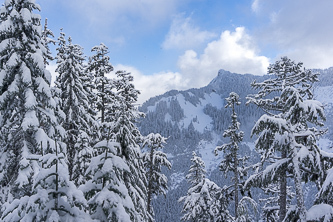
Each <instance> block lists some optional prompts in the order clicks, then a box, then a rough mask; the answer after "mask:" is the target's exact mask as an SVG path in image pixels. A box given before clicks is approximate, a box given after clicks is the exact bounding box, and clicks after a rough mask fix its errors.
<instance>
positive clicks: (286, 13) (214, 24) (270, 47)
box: [36, 0, 333, 102]
mask: <svg viewBox="0 0 333 222" xmlns="http://www.w3.org/2000/svg"><path fill="white" fill-rule="evenodd" d="M36 1H37V3H38V4H40V6H41V8H42V11H41V15H42V19H45V18H46V17H47V18H48V23H49V28H50V29H52V31H53V32H54V34H55V36H56V38H57V37H58V36H59V32H60V28H63V30H64V32H65V33H66V35H67V36H71V37H72V39H73V42H74V43H77V44H80V45H81V46H82V47H83V48H84V49H85V53H86V55H87V56H89V55H90V49H91V48H92V47H93V46H95V45H98V44H99V43H101V42H103V43H104V44H106V45H107V46H108V47H109V50H110V58H111V63H112V64H113V66H114V68H115V70H119V69H125V70H127V71H130V72H132V74H133V75H134V78H135V84H136V87H137V88H138V89H140V90H141V93H142V95H141V97H140V102H143V101H144V100H145V99H148V98H149V97H150V96H155V95H158V94H162V93H164V92H166V91H168V90H171V89H188V88H193V87H202V86H205V85H207V84H208V83H209V82H210V81H211V80H212V79H213V78H214V77H215V76H216V75H217V72H218V70H219V69H225V70H228V71H231V72H237V73H252V74H257V75H262V74H264V73H265V72H266V68H267V66H268V64H269V63H272V62H274V61H275V60H276V59H278V58H279V57H281V56H284V55H287V56H289V57H290V58H291V59H293V60H295V61H302V62H304V66H305V67H307V68H328V67H331V66H333V40H332V39H333V28H332V27H333V24H332V23H333V19H332V9H333V1H332V0H321V1H313V0H293V1H290V0H238V1H234V0H121V1H120V0H70V1H69V0H43V1H42V0H36ZM54 68H55V64H51V66H50V67H49V69H50V70H51V71H52V70H54Z"/></svg>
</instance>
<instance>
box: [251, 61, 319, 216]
mask: <svg viewBox="0 0 333 222" xmlns="http://www.w3.org/2000/svg"><path fill="white" fill-rule="evenodd" d="M302 65H303V64H302V63H297V64H296V63H295V62H293V61H291V60H290V59H288V58H287V57H282V58H281V60H279V61H276V62H275V63H274V64H272V65H270V67H269V68H268V74H271V75H274V77H275V78H271V79H268V80H266V81H264V82H262V83H256V82H254V83H253V84H252V86H253V87H254V88H256V89H259V92H258V94H256V95H252V96H249V97H248V100H249V102H250V103H254V104H256V105H257V106H259V107H260V108H262V109H263V110H264V111H265V112H266V114H264V115H263V116H261V118H260V119H259V120H258V121H257V123H256V124H255V126H254V127H253V129H252V135H253V134H257V135H259V137H258V139H257V141H256V149H257V150H258V151H259V153H260V154H261V159H262V162H266V164H267V165H266V167H265V169H264V170H263V172H261V173H259V174H258V175H261V176H254V177H251V179H253V178H260V180H261V182H260V183H261V184H262V185H264V184H266V185H267V184H270V183H275V182H279V183H280V190H281V191H280V200H279V201H280V203H279V204H280V212H279V220H280V221H282V220H283V219H284V218H285V216H286V213H287V207H286V200H287V198H286V196H287V178H286V174H287V173H289V174H291V175H292V179H293V182H294V184H295V185H294V186H295V191H296V192H295V193H296V202H297V206H296V208H295V210H294V211H293V210H292V208H290V209H289V210H288V212H290V213H289V215H288V218H289V219H288V220H293V219H297V218H299V220H300V221H305V220H306V209H305V206H304V196H303V190H302V176H303V178H304V177H307V178H308V179H311V178H312V177H311V174H317V175H319V177H322V176H323V169H322V165H321V158H320V150H319V149H318V147H317V146H316V138H317V136H318V134H320V132H319V131H318V130H317V129H316V128H314V127H312V128H310V127H309V125H310V124H311V125H317V126H322V125H323V123H322V122H321V120H325V116H324V111H323V106H322V104H321V103H320V102H318V101H316V100H313V99H312V98H313V96H312V92H311V87H312V84H313V83H314V82H316V81H318V78H317V76H318V74H315V73H312V72H311V70H307V69H302ZM270 161H273V162H270ZM308 172H310V173H308ZM248 182H249V183H250V181H248ZM290 216H292V217H293V218H290Z"/></svg>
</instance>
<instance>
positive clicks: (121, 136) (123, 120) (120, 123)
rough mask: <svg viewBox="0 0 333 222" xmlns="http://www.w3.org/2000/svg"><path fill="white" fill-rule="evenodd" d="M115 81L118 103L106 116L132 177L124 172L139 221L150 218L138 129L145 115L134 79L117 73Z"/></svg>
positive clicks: (120, 72)
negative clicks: (139, 109) (142, 112)
mask: <svg viewBox="0 0 333 222" xmlns="http://www.w3.org/2000/svg"><path fill="white" fill-rule="evenodd" d="M116 76H117V79H116V80H115V81H114V85H115V89H116V97H115V98H116V101H115V103H114V104H113V108H112V109H111V110H112V113H109V114H108V115H107V116H108V118H109V117H110V118H111V119H112V121H113V129H112V130H113V136H114V138H115V140H116V142H118V143H119V144H120V152H119V155H120V156H121V157H122V158H124V159H125V161H126V163H127V165H128V167H129V169H130V173H128V172H124V182H125V185H126V187H127V189H128V190H129V195H130V197H131V199H132V201H133V203H134V206H135V210H136V214H137V218H136V220H138V221H147V220H149V219H150V218H151V215H150V214H149V212H147V189H146V187H147V177H146V172H145V169H144V164H143V160H142V152H141V150H140V147H139V145H138V143H139V142H140V140H141V137H142V136H141V133H140V131H139V129H138V128H137V127H136V125H135V122H136V120H137V119H138V118H139V117H141V116H142V114H141V113H140V112H139V111H138V110H137V108H136V107H135V102H136V101H137V98H138V95H139V93H140V92H139V91H138V90H137V89H135V87H134V85H133V83H132V82H133V76H132V75H131V74H130V73H128V72H125V71H117V72H116Z"/></svg>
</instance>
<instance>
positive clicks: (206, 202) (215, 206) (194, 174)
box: [179, 152, 233, 222]
mask: <svg viewBox="0 0 333 222" xmlns="http://www.w3.org/2000/svg"><path fill="white" fill-rule="evenodd" d="M191 161H192V165H191V167H190V170H189V173H188V174H187V175H186V179H187V181H188V183H189V184H190V188H189V190H188V192H187V195H186V196H183V197H181V198H180V199H179V202H182V201H184V206H183V209H182V212H183V213H184V215H183V217H182V220H183V221H198V222H199V221H202V222H204V221H205V222H206V221H207V222H210V221H221V222H222V221H233V218H232V217H231V216H230V214H229V212H228V204H227V203H228V199H229V197H228V195H227V192H226V189H221V188H220V187H218V186H217V185H216V184H215V183H214V182H212V181H210V180H209V179H208V178H206V176H205V174H206V170H205V163H204V162H203V161H202V159H201V158H200V157H198V156H197V155H196V153H195V152H193V153H192V159H191Z"/></svg>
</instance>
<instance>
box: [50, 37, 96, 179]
mask: <svg viewBox="0 0 333 222" xmlns="http://www.w3.org/2000/svg"><path fill="white" fill-rule="evenodd" d="M64 36H65V34H63V33H62V34H61V36H60V38H59V42H60V43H59V47H58V48H57V50H58V54H57V57H56V58H57V64H58V65H57V69H56V72H58V74H59V75H58V77H57V79H56V86H57V88H59V89H60V91H61V95H60V98H61V100H62V102H61V105H62V110H63V111H64V113H65V115H66V117H65V120H64V122H63V127H64V128H65V130H66V138H65V141H64V142H65V143H66V145H67V154H68V156H67V158H68V167H69V175H70V180H73V181H75V183H76V184H77V185H80V184H82V183H84V182H85V178H84V177H85V176H84V173H85V172H84V171H85V170H86V169H87V165H88V164H89V159H90V157H91V155H92V147H90V134H91V132H92V127H93V126H94V125H95V120H94V118H93V117H92V116H91V113H90V112H89V111H90V109H91V108H90V100H89V98H88V96H87V95H88V92H87V91H86V90H85V88H84V86H83V82H84V78H85V70H84V66H83V61H84V55H83V52H82V48H81V47H80V46H79V45H77V44H73V43H72V39H71V38H70V37H69V38H68V44H66V42H64Z"/></svg>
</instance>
